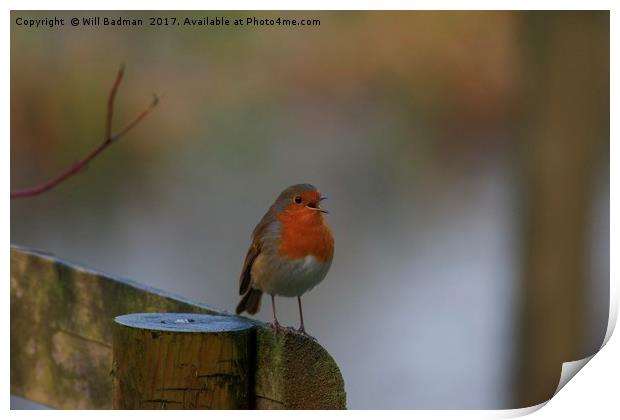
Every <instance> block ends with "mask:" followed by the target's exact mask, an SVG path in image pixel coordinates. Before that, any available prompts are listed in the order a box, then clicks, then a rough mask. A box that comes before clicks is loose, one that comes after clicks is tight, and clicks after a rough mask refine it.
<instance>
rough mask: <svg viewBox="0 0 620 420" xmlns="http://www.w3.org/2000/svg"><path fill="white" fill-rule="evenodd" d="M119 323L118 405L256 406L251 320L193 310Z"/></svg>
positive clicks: (115, 352)
mask: <svg viewBox="0 0 620 420" xmlns="http://www.w3.org/2000/svg"><path fill="white" fill-rule="evenodd" d="M114 321H115V322H114V329H113V339H112V353H113V371H112V375H113V378H114V379H113V407H114V408H116V409H154V408H157V409H245V408H251V407H252V403H253V395H252V390H253V380H254V379H253V378H254V372H253V369H254V354H253V353H254V351H255V344H254V341H255V331H254V330H255V327H254V326H253V325H252V324H251V323H250V322H247V321H245V320H243V319H241V318H238V317H230V316H215V315H204V314H187V313H186V314H181V313H142V314H130V315H122V316H119V317H116V318H115V320H114Z"/></svg>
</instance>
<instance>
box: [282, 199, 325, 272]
mask: <svg viewBox="0 0 620 420" xmlns="http://www.w3.org/2000/svg"><path fill="white" fill-rule="evenodd" d="M278 220H279V221H280V223H281V231H280V244H279V247H278V254H279V255H280V256H284V257H288V258H290V259H298V258H305V257H307V256H308V255H312V256H314V257H315V258H316V259H317V260H319V261H320V262H322V263H326V262H329V261H331V259H332V257H333V255H334V238H333V236H332V232H331V229H330V228H329V226H328V225H327V224H326V223H325V221H324V219H323V217H322V215H321V214H320V213H318V212H316V211H314V210H307V212H306V213H304V214H299V213H290V212H282V213H281V214H280V215H278Z"/></svg>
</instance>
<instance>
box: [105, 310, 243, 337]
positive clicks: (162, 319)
mask: <svg viewBox="0 0 620 420" xmlns="http://www.w3.org/2000/svg"><path fill="white" fill-rule="evenodd" d="M114 321H115V322H117V323H118V324H121V325H124V326H126V327H132V328H140V329H147V330H155V331H172V332H191V333H204V332H212V333H217V332H227V331H241V330H245V329H248V328H253V327H254V325H253V324H252V323H250V322H248V321H246V320H244V319H241V318H238V317H232V316H220V315H206V314H191V313H136V314H127V315H120V316H117V317H116V318H114Z"/></svg>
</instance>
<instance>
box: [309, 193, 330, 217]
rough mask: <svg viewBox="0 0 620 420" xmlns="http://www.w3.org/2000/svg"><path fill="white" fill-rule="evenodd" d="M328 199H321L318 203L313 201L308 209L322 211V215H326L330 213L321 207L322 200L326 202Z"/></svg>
mask: <svg viewBox="0 0 620 420" xmlns="http://www.w3.org/2000/svg"><path fill="white" fill-rule="evenodd" d="M326 198H327V197H320V198H319V201H318V202H317V201H312V202H310V203H308V205H307V206H306V207H308V208H309V209H312V210H317V211H320V212H321V213H326V214H327V213H329V212H328V211H327V210H325V209H322V208H321V205H320V202H321V201H322V200H325V199H326Z"/></svg>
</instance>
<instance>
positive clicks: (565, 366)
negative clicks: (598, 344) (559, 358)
mask: <svg viewBox="0 0 620 420" xmlns="http://www.w3.org/2000/svg"><path fill="white" fill-rule="evenodd" d="M595 354H596V353H594V354H593V355H591V356H588V357H584V358H583V359H579V360H573V361H572V362H564V363H562V373H561V374H560V382H559V383H558V387H557V388H556V389H555V392H554V393H553V396H555V395H556V394H557V393H558V392H560V390H561V389H562V388H564V385H566V384H567V383H568V381H570V380H571V379H573V376H575V375H576V374H577V372H579V371H580V370H581V368H582V367H584V366H585V365H586V364H587V363H588V362H589V361H590V360H592V358H593V357H594V355H595Z"/></svg>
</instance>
